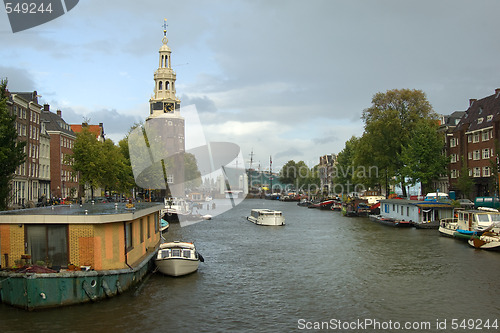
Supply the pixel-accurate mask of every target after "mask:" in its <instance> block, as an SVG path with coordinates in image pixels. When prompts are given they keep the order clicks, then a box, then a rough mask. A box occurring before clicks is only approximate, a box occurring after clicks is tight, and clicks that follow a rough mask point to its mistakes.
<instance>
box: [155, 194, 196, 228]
mask: <svg viewBox="0 0 500 333" xmlns="http://www.w3.org/2000/svg"><path fill="white" fill-rule="evenodd" d="M164 201H165V208H163V209H162V210H161V217H162V219H164V220H165V221H167V222H169V223H172V222H179V221H181V220H183V221H185V220H188V219H189V218H190V217H191V209H190V207H189V204H188V202H187V201H186V200H184V199H182V198H168V199H167V198H165V199H164Z"/></svg>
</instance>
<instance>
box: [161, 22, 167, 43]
mask: <svg viewBox="0 0 500 333" xmlns="http://www.w3.org/2000/svg"><path fill="white" fill-rule="evenodd" d="M167 27H168V24H167V19H163V39H162V42H163V44H167V43H168V39H167Z"/></svg>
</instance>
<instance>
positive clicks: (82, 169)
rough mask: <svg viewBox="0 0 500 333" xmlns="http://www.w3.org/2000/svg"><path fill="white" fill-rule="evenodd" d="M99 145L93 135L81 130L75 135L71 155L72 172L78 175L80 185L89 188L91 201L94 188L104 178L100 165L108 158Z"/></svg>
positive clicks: (102, 181)
mask: <svg viewBox="0 0 500 333" xmlns="http://www.w3.org/2000/svg"><path fill="white" fill-rule="evenodd" d="M101 145H102V144H101V143H100V142H99V141H97V139H96V137H95V135H94V134H92V133H91V132H90V131H89V130H88V129H87V128H83V130H82V131H81V132H80V133H78V134H77V135H76V140H75V143H74V146H73V155H71V159H72V167H73V172H78V173H79V181H80V184H81V185H88V186H90V189H91V196H92V199H93V198H94V188H95V187H98V186H100V185H101V184H103V183H104V178H105V172H104V170H103V168H102V163H103V160H105V159H107V158H108V157H107V156H106V155H105V154H104V151H103V149H102V147H101Z"/></svg>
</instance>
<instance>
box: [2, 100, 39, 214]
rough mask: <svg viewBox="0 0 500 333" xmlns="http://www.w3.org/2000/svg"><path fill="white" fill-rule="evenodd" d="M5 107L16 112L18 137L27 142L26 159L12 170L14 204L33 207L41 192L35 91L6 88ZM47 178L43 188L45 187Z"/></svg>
mask: <svg viewBox="0 0 500 333" xmlns="http://www.w3.org/2000/svg"><path fill="white" fill-rule="evenodd" d="M7 97H8V100H7V107H8V108H10V111H11V114H15V115H16V129H17V133H18V141H24V142H26V146H25V149H24V152H25V153H26V160H25V162H24V163H22V164H21V165H19V167H18V168H17V170H16V171H15V174H14V178H13V183H12V192H11V198H12V203H11V206H13V207H33V206H34V203H35V202H36V201H38V198H39V197H40V196H41V194H42V193H43V192H42V191H43V190H42V186H41V185H40V171H41V170H40V160H39V158H40V148H41V147H40V140H41V135H40V119H41V118H40V109H41V105H40V104H38V97H39V96H38V94H37V92H36V91H34V92H28V93H26V92H7ZM45 180H46V179H44V185H43V188H44V189H46V182H45Z"/></svg>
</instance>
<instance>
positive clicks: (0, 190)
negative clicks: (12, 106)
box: [0, 79, 26, 210]
mask: <svg viewBox="0 0 500 333" xmlns="http://www.w3.org/2000/svg"><path fill="white" fill-rule="evenodd" d="M25 146H26V142H25V141H17V130H16V115H15V114H11V113H10V111H9V108H8V107H7V80H6V79H5V80H2V81H0V165H1V166H2V167H1V168H0V210H5V209H7V206H8V204H9V201H10V191H11V181H12V179H13V178H14V173H15V171H16V168H17V167H18V166H19V165H21V164H23V163H24V161H25V160H26V154H25V153H24V147H25Z"/></svg>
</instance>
